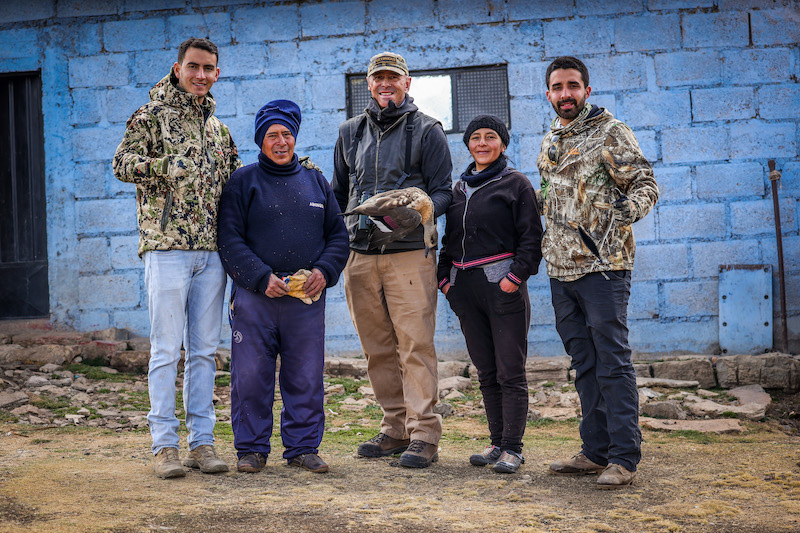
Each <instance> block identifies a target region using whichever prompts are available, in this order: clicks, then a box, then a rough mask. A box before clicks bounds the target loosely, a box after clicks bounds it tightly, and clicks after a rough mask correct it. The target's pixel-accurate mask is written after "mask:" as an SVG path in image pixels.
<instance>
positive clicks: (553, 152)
mask: <svg viewBox="0 0 800 533" xmlns="http://www.w3.org/2000/svg"><path fill="white" fill-rule="evenodd" d="M559 138H560V136H559V135H553V138H552V140H553V144H552V145H551V146H550V148H548V149H547V158H548V159H550V162H551V163H553V164H554V165H555V164H557V163H558V149H557V148H556V143H557V142H558V139H559Z"/></svg>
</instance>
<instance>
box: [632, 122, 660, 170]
mask: <svg viewBox="0 0 800 533" xmlns="http://www.w3.org/2000/svg"><path fill="white" fill-rule="evenodd" d="M634 133H635V134H636V141H637V142H638V143H639V148H640V149H641V150H642V155H643V156H644V157H645V159H647V160H648V161H649V162H650V164H653V163H655V162H656V161H658V142H657V141H656V132H655V131H652V130H638V131H635V132H634Z"/></svg>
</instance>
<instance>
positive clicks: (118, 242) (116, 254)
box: [108, 235, 143, 270]
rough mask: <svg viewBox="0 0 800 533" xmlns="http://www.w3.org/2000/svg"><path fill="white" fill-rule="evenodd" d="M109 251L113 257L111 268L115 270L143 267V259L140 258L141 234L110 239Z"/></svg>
mask: <svg viewBox="0 0 800 533" xmlns="http://www.w3.org/2000/svg"><path fill="white" fill-rule="evenodd" d="M109 241H110V245H109V252H108V255H109V256H110V258H111V268H113V269H114V270H127V269H137V268H139V269H140V268H142V266H143V263H142V260H141V259H139V236H138V235H121V236H119V237H111V238H110V239H109Z"/></svg>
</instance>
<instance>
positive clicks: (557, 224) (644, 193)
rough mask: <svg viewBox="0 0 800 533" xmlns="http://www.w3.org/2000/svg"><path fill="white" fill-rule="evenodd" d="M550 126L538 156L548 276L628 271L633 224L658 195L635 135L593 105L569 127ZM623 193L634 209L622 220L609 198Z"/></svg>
mask: <svg viewBox="0 0 800 533" xmlns="http://www.w3.org/2000/svg"><path fill="white" fill-rule="evenodd" d="M550 128H551V131H550V132H548V133H547V134H546V135H545V136H544V139H543V140H542V149H541V152H540V153H539V158H538V159H537V165H538V167H539V174H540V176H541V179H542V188H541V189H540V190H539V191H537V193H538V194H537V197H538V200H539V202H540V208H541V211H542V214H543V215H544V217H545V224H546V230H545V234H544V237H543V240H542V255H543V257H544V259H545V261H546V263H547V273H548V275H549V276H550V277H551V278H557V279H559V280H561V281H575V280H576V279H578V278H580V277H582V276H584V275H586V274H588V273H591V272H601V271H608V270H632V269H633V259H634V254H635V251H636V243H635V240H634V238H633V229H632V228H631V224H632V223H633V222H636V221H637V220H640V219H641V218H643V217H644V216H645V215H646V214H647V213H649V212H650V210H651V209H652V208H653V206H654V205H655V203H656V201H657V200H658V186H657V185H656V181H655V178H654V177H653V169H652V167H651V166H650V163H648V161H647V159H645V157H644V155H642V151H641V149H640V148H639V144H638V142H637V141H636V137H635V136H634V135H633V132H632V131H631V129H630V128H629V127H628V126H627V125H625V124H624V123H623V122H620V121H619V120H616V119H615V118H614V117H613V116H612V115H611V113H610V112H608V111H607V110H605V109H603V108H598V107H597V106H592V105H587V106H586V107H585V108H584V110H583V111H582V112H581V113H580V114H579V115H578V117H576V118H575V119H574V120H573V121H572V122H570V123H569V124H568V125H567V126H562V125H561V122H560V120H559V119H558V118H556V119H555V120H553V122H552V124H551V125H550ZM553 147H555V148H553ZM551 156H552V159H551ZM623 195H624V196H626V197H627V198H628V199H630V200H631V201H632V202H633V206H635V207H634V208H633V209H632V211H631V212H630V213H629V214H628V217H627V219H626V220H623V221H619V220H615V219H614V208H613V207H612V204H613V203H614V202H615V201H616V200H618V199H619V198H621V197H622V196H623ZM581 230H582V231H583V233H584V237H583V238H582V237H581ZM587 236H588V238H587ZM587 240H588V241H589V246H591V244H592V242H593V243H594V247H595V248H596V250H597V252H598V253H594V252H593V251H592V250H591V248H590V247H589V246H587V244H586V242H587ZM598 256H599V257H598Z"/></svg>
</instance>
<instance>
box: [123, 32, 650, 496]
mask: <svg viewBox="0 0 800 533" xmlns="http://www.w3.org/2000/svg"><path fill="white" fill-rule="evenodd" d="M218 57H219V56H218V51H217V47H216V46H215V45H214V44H213V43H212V42H211V41H209V40H207V39H195V38H192V39H189V40H187V41H185V42H184V43H182V44H181V46H180V49H179V52H178V59H177V61H176V62H175V64H174V65H173V66H172V68H171V70H170V72H169V74H168V75H167V76H165V77H164V78H163V79H162V80H161V81H159V82H158V83H157V84H156V85H155V87H153V89H152V90H151V91H150V102H149V103H147V104H145V105H144V106H142V107H141V108H139V109H138V110H137V111H136V112H135V113H134V114H133V116H132V117H131V118H130V120H129V121H128V124H127V129H126V132H125V136H124V138H123V141H122V143H121V144H120V145H119V147H118V149H117V152H116V154H115V156H114V163H113V164H114V172H115V175H116V176H117V177H118V178H119V179H120V180H123V181H127V182H132V183H135V184H136V192H137V195H136V196H137V215H138V225H139V235H140V239H139V255H140V256H141V257H143V259H144V265H145V285H146V288H147V292H148V309H149V314H150V323H151V334H150V341H151V356H150V364H149V372H148V378H149V394H150V403H151V410H150V412H149V414H148V422H149V425H150V431H151V435H152V439H153V445H152V452H153V454H154V471H155V473H156V475H158V476H159V477H162V478H172V477H180V476H184V475H185V470H184V468H183V467H184V466H186V467H190V468H198V469H200V470H201V471H202V472H205V473H217V472H226V471H228V469H229V468H228V465H227V464H226V463H225V462H224V461H222V460H221V459H219V457H218V456H217V454H216V450H215V448H214V437H213V428H214V423H215V417H214V407H213V403H212V396H213V387H214V377H215V370H216V364H215V360H214V353H215V351H216V348H217V344H218V341H219V337H220V331H221V323H222V314H223V302H222V300H223V297H224V292H225V285H226V274H227V275H228V276H230V277H231V279H232V281H233V283H232V290H231V298H230V306H229V317H230V320H231V331H232V343H231V422H232V427H233V433H234V446H235V448H236V452H237V465H236V468H237V470H239V471H241V472H258V471H260V470H261V469H263V468H264V466H265V464H266V461H267V457H268V456H269V454H270V451H271V449H270V437H271V435H272V429H273V417H272V407H273V400H274V396H275V381H276V378H275V375H276V369H277V368H278V356H280V365H279V366H280V370H279V378H278V381H279V386H280V393H281V399H282V401H283V408H282V411H281V420H280V428H281V439H282V443H283V446H284V448H285V449H284V452H283V458H284V459H285V460H286V462H287V464H288V465H290V466H295V467H299V468H303V469H306V470H309V471H312V472H316V473H322V472H327V471H328V465H327V464H326V463H325V461H324V460H323V459H322V458H321V457H320V456H319V445H320V443H321V440H322V436H323V432H324V425H325V414H324V409H323V402H324V390H323V375H322V372H323V357H324V337H325V290H326V288H328V287H332V286H334V285H335V284H336V283H337V282H338V281H339V277H340V275H341V276H342V278H343V282H344V292H345V295H346V298H347V305H348V308H349V311H350V315H351V318H352V321H353V324H354V326H355V329H356V332H357V334H358V337H359V340H360V342H361V347H362V350H363V352H364V354H365V356H366V359H367V365H368V376H369V379H370V383H371V385H372V387H373V390H374V392H375V396H376V398H377V400H378V403H379V404H380V406H381V409H382V411H383V419H382V420H381V424H380V431H379V432H378V434H377V435H375V436H374V437H373V438H371V439H369V440H367V441H366V442H363V443H362V444H360V445H359V446H358V450H357V454H358V455H359V456H361V457H386V456H391V455H396V454H400V457H399V464H400V465H401V466H404V467H408V468H425V467H428V466H430V465H431V464H432V463H433V462H435V461H437V459H438V449H439V446H438V445H439V439H440V438H441V435H442V420H441V416H440V415H438V414H436V413H435V411H434V407H435V405H436V403H437V401H438V375H437V359H436V351H435V347H434V342H433V338H434V331H435V324H436V300H437V293H438V290H441V292H442V293H443V294H444V295H445V298H446V299H447V301H448V303H449V305H450V307H451V308H452V310H453V312H454V313H455V314H456V316H457V317H458V319H459V322H460V325H461V329H462V332H463V334H464V337H465V340H466V344H467V349H468V352H469V356H470V358H471V359H472V361H473V363H474V364H475V367H476V368H477V371H478V379H479V383H480V389H481V392H482V395H483V402H484V406H485V410H486V417H487V421H488V426H489V437H490V444H489V445H487V446H486V448H485V449H484V450H483V451H481V452H479V453H476V454H474V455H472V456H471V457H470V458H469V461H470V463H472V464H473V465H476V466H486V465H491V466H492V468H493V469H494V470H495V471H496V472H500V473H513V472H516V471H517V470H518V469H519V468H520V465H521V464H522V463H524V461H525V459H524V457H523V455H522V447H523V435H524V431H525V425H526V419H527V408H528V388H527V381H526V377H525V361H526V358H527V346H528V341H527V332H528V328H529V324H530V310H531V303H530V299H529V295H528V291H527V286H526V281H527V279H528V278H529V277H530V276H532V275H535V274H536V273H537V272H538V269H539V263H540V261H541V259H542V257H544V259H545V262H546V264H547V269H548V275H549V277H550V283H551V293H552V305H553V308H554V310H555V316H556V328H557V330H558V333H559V334H560V336H561V338H562V340H563V342H564V347H565V349H566V351H567V353H568V354H569V355H570V356H571V358H572V366H573V368H574V369H575V371H576V382H575V385H576V388H577V390H578V394H579V396H580V400H581V405H582V409H583V417H582V421H581V425H580V433H581V438H582V440H583V446H582V449H581V451H580V453H578V454H576V455H575V456H574V457H572V458H571V459H568V460H565V461H557V462H555V463H553V464H552V465H551V466H550V472H551V473H553V474H559V475H583V474H594V473H598V474H600V475H599V477H598V486H599V487H601V488H617V487H623V486H626V485H629V484H630V483H631V482H632V481H633V479H634V477H635V472H636V466H637V464H638V462H639V460H640V458H641V453H640V449H641V446H640V444H641V433H640V431H639V427H638V394H637V391H636V383H635V375H634V370H633V366H632V362H631V350H630V347H629V345H628V329H627V304H628V298H629V295H630V277H631V269H632V268H633V259H634V249H635V245H634V240H633V232H632V230H631V224H632V223H633V222H635V221H637V220H639V219H640V218H642V217H643V216H645V215H646V214H647V213H648V212H649V211H650V209H651V208H652V207H653V205H654V204H655V202H656V200H657V198H658V188H657V186H656V182H655V180H654V178H653V172H652V169H651V167H650V165H649V163H648V162H647V160H646V159H645V158H644V156H643V155H642V153H641V150H640V149H639V146H638V144H637V142H636V139H635V137H634V135H633V133H632V132H631V130H630V128H628V127H627V126H626V125H625V124H624V123H622V122H620V121H618V120H616V119H614V118H613V116H612V115H611V113H609V112H608V111H607V110H605V109H602V108H598V107H596V106H594V105H590V104H587V102H586V99H587V98H588V97H589V94H590V92H591V87H590V86H589V74H588V70H587V69H586V67H585V65H584V64H583V63H582V62H581V61H580V60H578V59H576V58H573V57H559V58H557V59H556V60H555V61H553V63H552V64H551V65H550V67H549V68H548V70H547V73H546V80H545V82H546V86H547V93H546V94H547V98H548V100H549V101H550V103H551V104H552V106H553V108H554V110H555V111H556V114H557V117H556V118H555V119H554V120H553V123H552V125H551V131H550V132H549V133H547V135H545V138H544V140H543V142H542V150H541V154H540V155H539V158H538V160H537V165H538V168H539V173H540V176H541V183H542V186H541V189H540V190H538V191H537V190H534V188H533V186H532V185H531V182H530V180H529V179H528V178H527V177H526V176H525V175H523V174H522V173H520V172H519V171H517V170H515V169H514V168H513V166H512V165H511V162H510V160H509V158H508V157H507V156H506V150H507V148H508V146H509V143H510V140H511V138H510V135H509V132H508V128H507V126H506V124H505V123H504V122H503V121H502V120H501V119H499V118H497V117H495V116H492V115H480V116H477V117H475V118H474V119H473V120H472V121H471V122H470V123H469V125H468V126H467V128H466V131H465V132H464V136H463V140H464V144H465V145H466V147H467V149H468V150H469V153H470V155H471V156H472V159H473V162H472V163H470V165H469V166H468V167H467V168H466V169H465V170H464V172H463V173H462V174H461V176H460V178H459V179H458V180H457V181H456V183H455V185H453V183H452V178H451V173H452V170H453V169H452V162H451V161H452V160H451V157H450V151H449V148H448V143H447V137H446V135H445V133H444V130H443V128H442V125H441V124H440V123H439V122H438V121H437V120H436V119H434V118H432V117H430V116H428V115H426V114H424V113H422V112H421V111H419V109H418V108H417V106H416V105H415V104H414V99H413V97H411V96H410V95H409V90H410V87H411V77H410V75H409V70H408V66H407V64H406V62H405V60H404V58H403V57H402V56H400V55H398V54H395V53H391V52H383V53H380V54H378V55H376V56H374V57H372V58H371V60H370V62H369V65H368V69H367V86H368V89H369V92H370V95H371V99H370V101H369V104H368V105H367V108H366V109H365V110H364V112H363V113H362V114H360V115H357V116H355V117H353V118H351V119H349V120H347V121H346V122H344V123H343V124H342V125H341V126H340V128H339V136H338V139H337V142H336V146H335V150H334V174H333V177H332V180H331V183H330V184H329V183H328V181H327V180H326V179H325V177H324V176H323V175H322V173H321V172H320V171H319V169H318V168H317V167H316V166H315V165H314V164H313V163H312V162H310V161H309V160H308V158H298V156H297V154H295V151H294V149H295V143H296V140H297V138H298V134H299V131H300V126H301V116H302V114H301V110H300V108H299V107H298V105H297V104H296V103H294V102H292V101H290V100H283V99H279V100H272V101H270V102H268V103H267V104H265V105H264V106H263V107H261V108H260V109H259V110H258V112H257V113H256V116H255V125H254V132H255V133H254V141H255V143H256V146H258V148H259V150H260V152H259V154H258V161H257V162H256V163H254V164H251V165H247V166H242V162H241V161H240V159H239V156H238V152H237V149H236V145H235V144H234V142H233V139H232V138H231V135H230V133H229V131H228V129H227V127H226V126H225V125H224V124H222V123H221V122H220V121H219V119H217V118H216V117H215V116H214V108H215V105H216V103H215V100H214V98H213V96H212V95H211V93H210V92H209V91H210V89H211V87H212V85H213V84H214V83H215V82H216V81H217V78H218V77H219V72H220V71H219V68H218V65H217V62H218ZM412 188H413V189H412ZM411 190H413V191H415V194H417V196H419V195H422V196H425V201H426V202H427V204H428V205H429V206H430V205H432V207H431V208H430V209H431V210H432V211H433V213H432V214H431V213H428V215H427V216H428V217H429V220H428V222H430V217H432V218H433V220H434V221H435V219H436V217H438V216H440V215H445V218H446V224H445V234H444V236H443V238H442V246H441V249H440V251H439V254H438V255H439V257H438V263H437V260H436V254H435V253H430V243H428V242H427V240H430V235H429V233H430V231H428V230H427V229H424V228H423V227H422V225H419V226H417V227H413V228H411V227H409V228H408V229H407V231H403V232H402V234H401V233H399V232H398V238H393V239H389V240H388V242H387V239H386V237H385V235H384V236H381V237H380V238H379V237H378V236H379V234H380V233H381V232H385V231H391V229H392V228H391V227H389V228H387V227H386V226H387V220H385V219H384V220H382V221H380V220H377V219H376V218H375V217H369V216H365V215H363V214H357V213H353V210H354V209H356V208H358V206H360V205H363V204H364V202H365V201H367V200H369V199H370V198H373V197H375V196H377V195H386V194H389V195H392V194H394V193H395V192H407V191H411ZM412 196H413V195H411V194H406V195H405V196H404V197H403V198H409V197H412ZM399 198H400V196H399V195H398V199H397V200H396V202H400V201H401V200H400V199H399ZM402 201H406V200H402ZM342 213H344V216H341V214H342ZM541 215H544V218H545V223H546V224H545V226H546V231H543V228H542V223H541ZM386 218H387V219H390V218H391V217H386ZM413 220H416V219H413ZM395 222H398V221H392V220H388V225H389V226H391V225H392V224H394V223H395ZM413 224H416V222H413V223H412V225H413ZM426 239H427V240H426ZM377 241H380V243H381V245H380V246H377V245H376V242H377ZM181 347H183V348H184V350H185V356H184V361H185V362H184V380H183V389H184V390H183V400H184V409H185V423H186V428H187V430H188V445H189V453H188V455H187V456H186V457H185V459H184V460H183V462H181V460H180V456H179V453H178V449H179V438H178V432H177V430H178V426H179V421H178V419H177V417H176V416H175V382H176V378H177V371H178V363H179V360H180V358H181Z"/></svg>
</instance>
